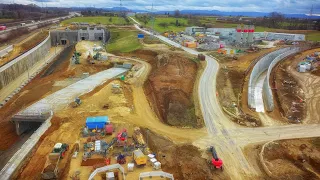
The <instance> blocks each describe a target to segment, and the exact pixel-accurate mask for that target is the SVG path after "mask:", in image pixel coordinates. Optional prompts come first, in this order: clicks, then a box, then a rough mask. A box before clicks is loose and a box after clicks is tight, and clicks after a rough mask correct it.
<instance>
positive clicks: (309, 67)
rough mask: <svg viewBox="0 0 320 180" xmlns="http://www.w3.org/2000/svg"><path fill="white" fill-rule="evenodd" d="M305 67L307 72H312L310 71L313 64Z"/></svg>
mask: <svg viewBox="0 0 320 180" xmlns="http://www.w3.org/2000/svg"><path fill="white" fill-rule="evenodd" d="M305 66H306V70H307V71H310V70H311V64H310V63H307V64H305Z"/></svg>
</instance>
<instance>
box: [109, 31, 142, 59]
mask: <svg viewBox="0 0 320 180" xmlns="http://www.w3.org/2000/svg"><path fill="white" fill-rule="evenodd" d="M110 32H111V39H110V40H109V42H108V44H107V51H108V52H110V53H118V52H120V53H127V52H132V51H134V50H137V49H140V48H142V44H141V43H140V42H139V40H138V38H137V36H138V31H134V30H123V29H114V28H113V29H110Z"/></svg>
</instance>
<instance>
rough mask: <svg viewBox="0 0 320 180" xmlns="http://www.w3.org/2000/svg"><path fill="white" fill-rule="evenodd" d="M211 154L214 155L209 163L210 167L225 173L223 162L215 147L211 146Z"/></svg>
mask: <svg viewBox="0 0 320 180" xmlns="http://www.w3.org/2000/svg"><path fill="white" fill-rule="evenodd" d="M209 152H210V153H211V154H212V159H211V161H209V164H210V165H211V166H210V167H211V168H215V169H221V171H223V166H222V165H223V161H222V160H221V159H220V158H219V157H218V154H217V151H216V149H215V148H214V147H213V146H210V148H209Z"/></svg>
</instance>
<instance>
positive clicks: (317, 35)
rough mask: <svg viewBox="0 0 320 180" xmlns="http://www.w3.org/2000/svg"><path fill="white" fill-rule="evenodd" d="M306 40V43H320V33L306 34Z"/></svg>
mask: <svg viewBox="0 0 320 180" xmlns="http://www.w3.org/2000/svg"><path fill="white" fill-rule="evenodd" d="M306 39H307V40H308V41H320V31H317V32H311V33H308V34H306Z"/></svg>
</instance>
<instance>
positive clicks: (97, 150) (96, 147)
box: [94, 140, 101, 152]
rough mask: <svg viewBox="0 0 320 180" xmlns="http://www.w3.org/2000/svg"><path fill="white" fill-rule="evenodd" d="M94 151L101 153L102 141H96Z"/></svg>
mask: <svg viewBox="0 0 320 180" xmlns="http://www.w3.org/2000/svg"><path fill="white" fill-rule="evenodd" d="M94 150H95V151H96V152H100V151H101V142H100V140H98V141H95V143H94Z"/></svg>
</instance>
